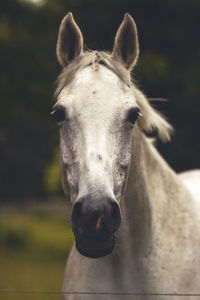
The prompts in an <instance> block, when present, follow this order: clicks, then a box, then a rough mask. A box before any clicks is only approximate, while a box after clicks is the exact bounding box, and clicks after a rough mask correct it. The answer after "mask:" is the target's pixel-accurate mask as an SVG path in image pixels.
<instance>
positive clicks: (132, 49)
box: [112, 13, 139, 69]
mask: <svg viewBox="0 0 200 300" xmlns="http://www.w3.org/2000/svg"><path fill="white" fill-rule="evenodd" d="M138 54H139V44H138V35H137V27H136V24H135V22H134V20H133V18H132V17H131V16H130V15H129V14H128V13H126V14H125V15H124V19H123V22H122V24H121V25H120V27H119V29H118V31H117V34H116V36H115V43H114V48H113V53H112V57H113V59H115V60H118V61H120V62H121V63H123V64H124V66H125V67H126V68H127V69H131V68H132V67H133V66H134V65H135V63H136V61H137V58H138Z"/></svg>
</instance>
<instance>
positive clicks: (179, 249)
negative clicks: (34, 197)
mask: <svg viewBox="0 0 200 300" xmlns="http://www.w3.org/2000/svg"><path fill="white" fill-rule="evenodd" d="M138 52H139V50H138V37H137V29H136V25H135V23H134V21H133V19H132V17H131V16H130V15H128V14H125V16H124V20H123V22H122V24H121V26H120V27H119V30H118V32H117V34H116V37H115V42H114V48H113V52H112V53H111V54H108V53H105V52H99V51H91V52H89V51H88V52H83V38H82V34H81V32H80V30H79V28H78V26H77V25H76V23H75V21H74V19H73V16H72V14H71V13H68V14H67V15H66V17H65V18H64V19H63V21H62V23H61V26H60V30H59V35H58V44H57V56H58V60H59V62H60V64H61V65H62V66H63V72H62V74H61V75H60V77H59V79H58V87H57V91H56V96H57V102H56V104H55V105H54V108H53V113H54V115H55V117H56V119H57V122H58V124H59V127H60V152H61V153H60V158H61V171H62V184H63V189H64V191H65V193H66V194H67V195H69V196H70V199H71V202H72V205H73V206H72V216H71V223H72V228H73V231H74V235H75V240H76V243H75V244H76V245H75V246H73V248H72V251H71V254H70V256H69V259H68V262H67V267H66V273H65V279H64V284H63V292H72V293H73V292H76V293H78V292H80V293H81V292H85V293H89V294H85V295H83V294H71V295H69V294H63V299H123V300H124V299H151V300H154V299H155V300H156V299H162V300H163V299H170V300H172V299H194V298H193V297H191V296H182V297H178V296H176V294H177V293H182V294H191V293H200V218H199V216H200V210H199V209H200V206H199V200H200V189H199V186H200V171H198V170H196V171H190V172H186V173H184V174H182V175H177V174H176V173H175V172H174V171H173V170H172V169H171V168H170V167H169V166H168V164H167V163H166V162H165V160H164V159H163V158H162V157H161V156H160V154H159V153H158V152H157V150H156V148H155V147H154V145H153V142H152V141H151V140H150V139H149V138H147V137H146V135H145V133H144V132H147V133H150V132H152V130H155V131H156V132H157V134H158V137H159V138H160V139H161V140H163V141H166V140H169V138H170V131H171V130H172V127H171V126H170V125H169V124H168V122H167V121H166V120H165V119H164V118H163V117H162V116H161V115H160V114H159V113H158V112H157V111H156V110H154V109H153V108H152V107H151V105H150V104H149V102H148V100H147V98H146V97H145V96H144V95H143V93H142V92H141V91H139V90H138V89H137V87H136V86H135V84H134V83H133V82H132V81H131V77H130V71H131V69H132V67H133V66H134V65H135V63H136V61H137V57H138ZM121 219H122V222H121ZM120 224H121V225H120ZM118 229H119V230H118ZM116 235H117V237H116ZM91 293H94V294H91ZM95 293H105V294H104V295H103V294H102V295H100V294H95ZM112 293H113V294H112ZM115 293H118V295H116V294H115ZM127 293H133V294H134V293H135V294H138V295H132V296H130V295H128V294H127ZM151 293H153V294H154V295H152V296H151V295H150V294H151ZM157 293H158V294H159V293H160V294H162V293H163V294H174V295H173V296H172V295H171V296H167V295H164V296H161V295H158V294H157ZM144 294H146V295H144ZM155 294H157V295H155ZM198 299H200V297H199V298H198Z"/></svg>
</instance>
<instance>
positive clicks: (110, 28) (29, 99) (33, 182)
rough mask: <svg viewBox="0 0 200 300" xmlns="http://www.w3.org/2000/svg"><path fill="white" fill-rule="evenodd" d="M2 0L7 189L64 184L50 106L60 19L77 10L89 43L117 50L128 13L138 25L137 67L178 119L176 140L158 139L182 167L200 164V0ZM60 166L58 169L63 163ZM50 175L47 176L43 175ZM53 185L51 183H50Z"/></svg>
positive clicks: (7, 193)
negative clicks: (115, 45)
mask: <svg viewBox="0 0 200 300" xmlns="http://www.w3.org/2000/svg"><path fill="white" fill-rule="evenodd" d="M39 4H40V5H33V4H32V3H31V2H30V1H28V0H26V1H25V0H24V1H23V0H9V1H8V0H1V1H0V91H1V97H0V101H1V118H0V120H1V121H0V124H1V125H0V157H1V166H0V172H1V174H0V176H1V178H0V191H1V199H2V200H3V199H5V197H11V196H18V195H20V196H24V197H25V196H45V195H47V194H48V193H52V192H55V190H56V189H58V190H59V189H60V187H59V185H58V184H57V182H58V180H57V179H54V178H53V177H54V176H55V177H57V178H58V174H59V172H58V168H59V167H58V164H57V160H56V158H57V156H56V155H57V154H56V155H55V149H56V147H57V145H58V130H57V128H56V126H55V122H54V120H52V119H51V118H50V115H49V112H50V110H51V106H52V104H53V101H54V100H53V97H52V95H53V91H54V81H55V79H56V77H57V75H58V74H59V71H60V67H59V65H58V63H57V61H56V56H55V46H56V40H57V32H58V28H59V24H60V22H61V19H62V18H63V16H64V15H65V14H66V13H67V12H68V11H72V12H73V14H74V17H75V19H76V21H77V23H78V24H79V26H80V28H81V30H82V32H83V36H84V38H85V44H86V47H89V48H92V49H108V50H111V49H112V45H113V40H114V36H115V33H116V30H117V28H118V26H119V24H120V23H121V20H122V18H123V14H124V12H129V13H130V14H131V15H132V16H133V17H134V19H135V21H136V24H137V26H138V33H139V40H140V52H141V56H140V59H139V62H138V65H137V67H136V69H135V70H134V71H133V74H134V77H135V78H136V80H137V82H138V84H139V86H140V87H141V88H142V89H143V90H144V92H145V93H146V94H147V96H149V97H151V98H152V97H163V98H167V99H169V103H167V104H166V103H160V104H159V103H156V106H157V108H158V109H160V110H161V111H164V112H165V114H166V115H167V117H168V118H169V120H170V121H171V122H172V124H174V125H175V129H176V136H175V138H174V139H173V143H172V144H169V145H164V146H162V145H160V144H159V145H158V146H159V148H160V149H161V151H162V153H163V154H164V156H165V157H166V158H167V160H168V161H169V162H170V164H171V165H172V166H173V167H174V168H175V169H176V170H177V171H180V170H183V169H187V168H194V167H200V158H199V152H200V141H199V138H198V136H199V134H198V127H199V126H198V125H199V111H200V101H199V95H200V85H199V77H200V39H199V34H198V32H199V10H200V1H198V0H190V1H186V0H166V1H158V0H149V1H145V0H134V1H131V0H123V1H122V0H106V1H104V0H102V1H97V0H84V1H83V0H56V1H55V0H46V1H40V3H39ZM56 168H57V169H56ZM44 177H47V178H45V179H44ZM51 185H52V187H51Z"/></svg>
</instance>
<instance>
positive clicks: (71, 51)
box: [57, 13, 83, 67]
mask: <svg viewBox="0 0 200 300" xmlns="http://www.w3.org/2000/svg"><path fill="white" fill-rule="evenodd" d="M82 51H83V37H82V34H81V31H80V29H79V27H78V25H77V24H76V22H75V21H74V18H73V15H72V13H68V14H67V15H66V16H65V17H64V19H63V20H62V23H61V25H60V29H59V33H58V42H57V58H58V61H59V63H60V64H61V66H63V67H65V66H67V65H68V64H69V63H70V62H71V61H72V60H74V59H75V58H76V57H78V56H79V55H80V54H81V53H82Z"/></svg>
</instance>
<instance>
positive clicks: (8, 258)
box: [0, 209, 73, 300]
mask: <svg viewBox="0 0 200 300" xmlns="http://www.w3.org/2000/svg"><path fill="white" fill-rule="evenodd" d="M68 219H69V218H68ZM72 243H73V235H72V232H71V227H70V224H69V221H67V218H66V217H65V215H64V214H58V215H57V214H55V213H49V212H48V213H46V212H45V210H41V209H40V210H34V211H26V212H9V213H8V212H4V213H1V214H0V289H9V290H11V289H12V290H13V289H14V290H22V289H23V290H43V291H45V290H46V291H47V290H51V291H60V290H61V286H62V281H63V276H64V269H65V264H66V259H67V256H68V254H69V251H70V248H71V245H72ZM60 298H61V297H60V295H55V294H52V295H49V294H48V295H46V294H33V295H31V294H6V293H5V294H0V299H2V300H25V299H26V300H32V299H35V300H40V299H42V300H46V299H55V300H56V299H60Z"/></svg>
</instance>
